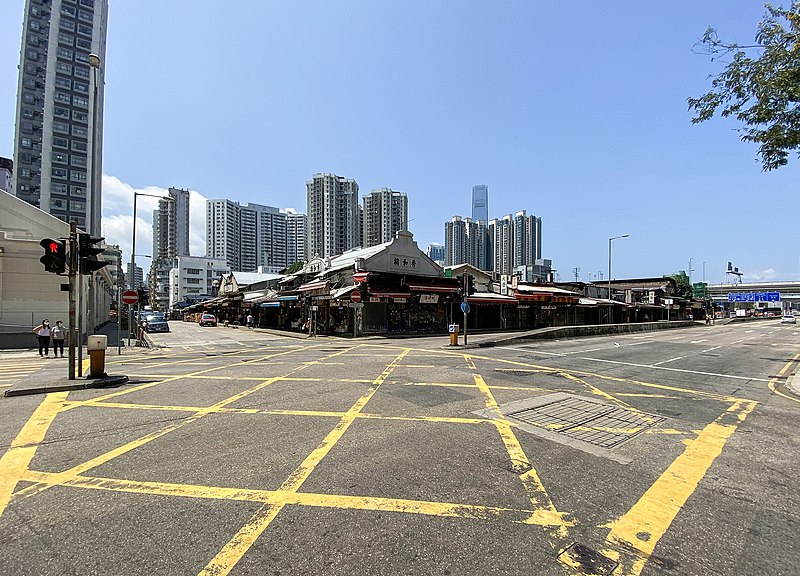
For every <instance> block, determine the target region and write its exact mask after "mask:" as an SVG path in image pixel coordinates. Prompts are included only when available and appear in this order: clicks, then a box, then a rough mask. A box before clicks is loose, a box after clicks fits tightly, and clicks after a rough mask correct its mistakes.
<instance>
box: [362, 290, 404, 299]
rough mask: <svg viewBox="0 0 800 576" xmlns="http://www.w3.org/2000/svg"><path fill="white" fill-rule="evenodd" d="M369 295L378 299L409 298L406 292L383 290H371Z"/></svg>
mask: <svg viewBox="0 0 800 576" xmlns="http://www.w3.org/2000/svg"><path fill="white" fill-rule="evenodd" d="M370 295H371V296H377V297H378V298H408V297H409V296H410V294H409V293H408V292H388V291H383V290H372V291H370Z"/></svg>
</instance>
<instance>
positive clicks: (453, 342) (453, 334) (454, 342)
mask: <svg viewBox="0 0 800 576" xmlns="http://www.w3.org/2000/svg"><path fill="white" fill-rule="evenodd" d="M450 346H458V324H450Z"/></svg>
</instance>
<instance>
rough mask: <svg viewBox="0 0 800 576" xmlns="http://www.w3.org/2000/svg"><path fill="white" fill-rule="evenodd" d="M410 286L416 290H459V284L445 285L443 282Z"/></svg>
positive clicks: (452, 291) (454, 291) (453, 291)
mask: <svg viewBox="0 0 800 576" xmlns="http://www.w3.org/2000/svg"><path fill="white" fill-rule="evenodd" d="M408 288H409V290H413V291H415V292H449V293H456V292H458V286H443V285H441V284H427V285H426V284H410V285H409V286H408Z"/></svg>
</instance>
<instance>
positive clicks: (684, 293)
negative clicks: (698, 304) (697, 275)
mask: <svg viewBox="0 0 800 576" xmlns="http://www.w3.org/2000/svg"><path fill="white" fill-rule="evenodd" d="M665 278H672V279H673V280H674V281H675V296H677V297H678V298H691V297H692V284H691V282H689V276H688V275H687V274H686V270H678V271H677V272H675V274H670V275H669V276H665Z"/></svg>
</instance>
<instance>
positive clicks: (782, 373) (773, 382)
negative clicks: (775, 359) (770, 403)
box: [767, 353, 800, 402]
mask: <svg viewBox="0 0 800 576" xmlns="http://www.w3.org/2000/svg"><path fill="white" fill-rule="evenodd" d="M798 359H800V353H798V354H796V355H795V357H794V358H792V359H791V360H790V361H789V362H788V363H787V364H786V365H785V366H784V367H783V368H781V371H780V372H778V377H777V378H773V379H772V380H770V381H769V383H768V384H767V386H769V389H770V390H772V392H773V393H774V394H777V395H778V396H783V397H784V398H787V399H789V400H792V401H793V402H800V400H798V399H797V398H795V397H794V396H789V395H788V394H784V393H783V392H781V391H780V390H778V389H777V388H776V387H775V385H776V384H777V383H778V379H779V378H780V377H781V376H783V375H784V373H785V372H786V371H787V370H789V368H791V366H792V364H794V363H795V362H797V360H798ZM795 378H796V376H795Z"/></svg>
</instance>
